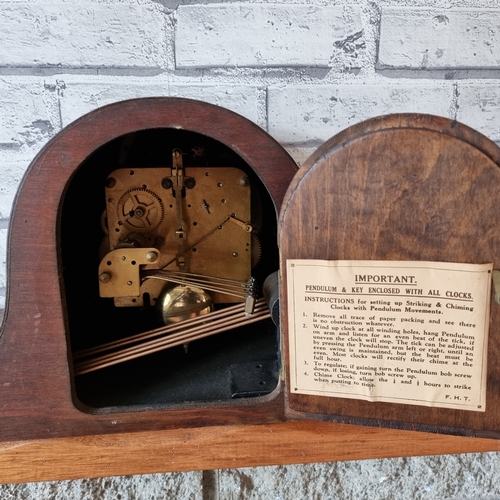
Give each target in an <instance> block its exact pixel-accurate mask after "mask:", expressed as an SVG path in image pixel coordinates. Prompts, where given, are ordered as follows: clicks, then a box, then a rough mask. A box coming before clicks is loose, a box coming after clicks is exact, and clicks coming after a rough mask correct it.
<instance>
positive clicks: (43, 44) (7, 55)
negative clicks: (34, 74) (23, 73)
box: [0, 1, 165, 68]
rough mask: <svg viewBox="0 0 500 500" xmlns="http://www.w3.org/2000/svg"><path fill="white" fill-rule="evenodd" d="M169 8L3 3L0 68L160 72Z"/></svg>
mask: <svg viewBox="0 0 500 500" xmlns="http://www.w3.org/2000/svg"><path fill="white" fill-rule="evenodd" d="M163 11H164V9H163V8H162V7H161V5H159V4H158V3H155V2H141V3H139V2H137V1H135V2H117V1H108V2H106V3H104V2H103V3H96V2H83V3H79V2H69V3H65V2H50V1H43V2H37V1H21V2H0V47H1V48H2V50H0V66H7V67H13V66H18V67H23V66H27V67H39V66H41V67H47V66H48V67H54V66H55V67H66V68H75V67H77V68H82V67H91V68H160V67H162V66H163V64H164V58H165V42H164V37H165V32H164V26H165V22H164V19H163V15H164V12H163Z"/></svg>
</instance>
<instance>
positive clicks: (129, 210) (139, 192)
mask: <svg viewBox="0 0 500 500" xmlns="http://www.w3.org/2000/svg"><path fill="white" fill-rule="evenodd" d="M116 210H117V215H118V220H119V221H121V222H122V223H123V225H124V226H125V227H126V228H128V229H130V230H131V231H133V232H137V233H149V232H150V231H152V230H153V229H156V228H157V227H158V226H159V225H160V223H161V221H162V219H163V214H164V209H163V204H162V202H161V199H160V197H159V196H157V195H156V193H154V192H153V191H151V190H149V189H146V188H134V189H130V190H129V191H127V192H126V193H124V194H123V196H122V197H121V198H120V200H119V201H118V203H117V206H116Z"/></svg>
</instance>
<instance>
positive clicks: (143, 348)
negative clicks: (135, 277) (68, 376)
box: [75, 311, 271, 375]
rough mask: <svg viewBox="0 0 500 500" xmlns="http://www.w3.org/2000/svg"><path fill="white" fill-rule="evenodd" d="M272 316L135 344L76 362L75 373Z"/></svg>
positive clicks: (267, 315) (236, 321) (144, 354)
mask: <svg viewBox="0 0 500 500" xmlns="http://www.w3.org/2000/svg"><path fill="white" fill-rule="evenodd" d="M270 317H271V315H270V313H269V311H262V312H260V313H256V314H254V315H253V316H251V317H250V318H247V317H245V318H241V319H240V320H235V321H232V322H228V323H224V324H223V326H221V327H220V328H216V329H210V328H208V327H209V325H207V327H206V328H205V329H203V330H202V331H201V332H198V333H194V334H193V333H192V332H189V331H188V332H185V333H186V335H185V336H183V337H182V338H177V339H172V340H170V339H169V338H167V339H162V342H158V341H153V342H148V343H145V344H144V345H140V346H135V347H133V348H129V349H123V350H122V351H119V352H117V353H115V356H113V357H108V356H107V357H106V359H101V358H97V359H95V360H91V361H88V362H82V363H80V364H75V375H83V374H85V373H90V372H92V371H96V370H100V369H102V368H106V367H108V366H112V365H116V364H119V363H123V362H125V361H129V360H132V359H136V358H139V357H142V356H146V355H148V354H153V353H155V352H159V351H162V350H165V349H169V348H172V347H176V346H178V345H182V344H186V343H188V342H192V341H194V340H199V339H202V338H205V337H209V336H211V335H215V334H217V333H221V332H225V331H227V330H230V329H232V328H235V327H239V326H244V325H249V324H251V323H255V322H257V321H262V320H264V319H267V318H270Z"/></svg>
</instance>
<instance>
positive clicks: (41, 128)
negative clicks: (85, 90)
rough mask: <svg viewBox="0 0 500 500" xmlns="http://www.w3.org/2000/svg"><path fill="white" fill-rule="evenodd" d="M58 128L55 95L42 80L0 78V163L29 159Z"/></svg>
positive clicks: (32, 78)
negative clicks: (4, 160) (3, 160)
mask: <svg viewBox="0 0 500 500" xmlns="http://www.w3.org/2000/svg"><path fill="white" fill-rule="evenodd" d="M0 5H1V4H0ZM0 52H2V51H0ZM59 128H60V122H59V110H58V102H57V96H56V95H55V91H53V90H50V89H47V88H46V86H45V83H44V80H43V78H38V77H22V78H17V77H9V78H3V79H0V161H1V160H2V159H19V158H23V159H31V158H32V157H33V156H34V155H35V154H36V153H37V152H38V151H39V150H40V149H41V148H42V146H43V145H44V144H45V143H46V142H47V141H48V140H49V139H50V138H51V137H52V136H53V135H54V134H55V133H56V132H57V131H58V130H59Z"/></svg>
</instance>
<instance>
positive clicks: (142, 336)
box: [73, 299, 266, 361]
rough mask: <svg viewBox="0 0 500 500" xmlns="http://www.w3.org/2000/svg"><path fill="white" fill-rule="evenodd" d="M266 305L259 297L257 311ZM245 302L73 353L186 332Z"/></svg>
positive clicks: (90, 353) (85, 354) (83, 353)
mask: <svg viewBox="0 0 500 500" xmlns="http://www.w3.org/2000/svg"><path fill="white" fill-rule="evenodd" d="M265 305H266V303H265V300H264V299H258V300H257V302H256V305H255V311H256V312H258V311H259V310H260V309H262V308H263V307H264V306H265ZM244 308H245V306H244V304H235V305H234V306H230V307H226V308H224V309H221V310H219V311H215V312H211V313H209V314H205V315H202V316H197V317H195V318H191V319H188V320H186V321H182V322H180V323H177V324H174V325H169V326H163V327H161V328H156V329H154V330H149V331H147V332H142V333H139V334H137V335H132V336H130V337H126V338H124V339H120V340H114V341H112V342H107V343H105V344H101V345H98V346H95V347H89V348H87V349H82V350H80V351H77V352H75V353H74V354H73V360H75V361H76V360H79V359H82V358H88V357H90V356H93V355H95V354H98V353H101V352H105V351H110V350H113V349H116V348H118V347H121V346H124V345H128V344H133V343H135V342H140V341H143V340H148V339H152V338H154V337H158V336H160V335H170V336H172V335H173V334H175V333H176V332H184V331H186V329H187V328H194V327H195V326H197V325H200V324H202V325H203V324H205V323H207V322H208V321H210V323H211V324H213V323H214V322H215V321H218V320H221V319H223V318H225V317H227V316H231V315H236V314H238V313H243V312H244Z"/></svg>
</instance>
